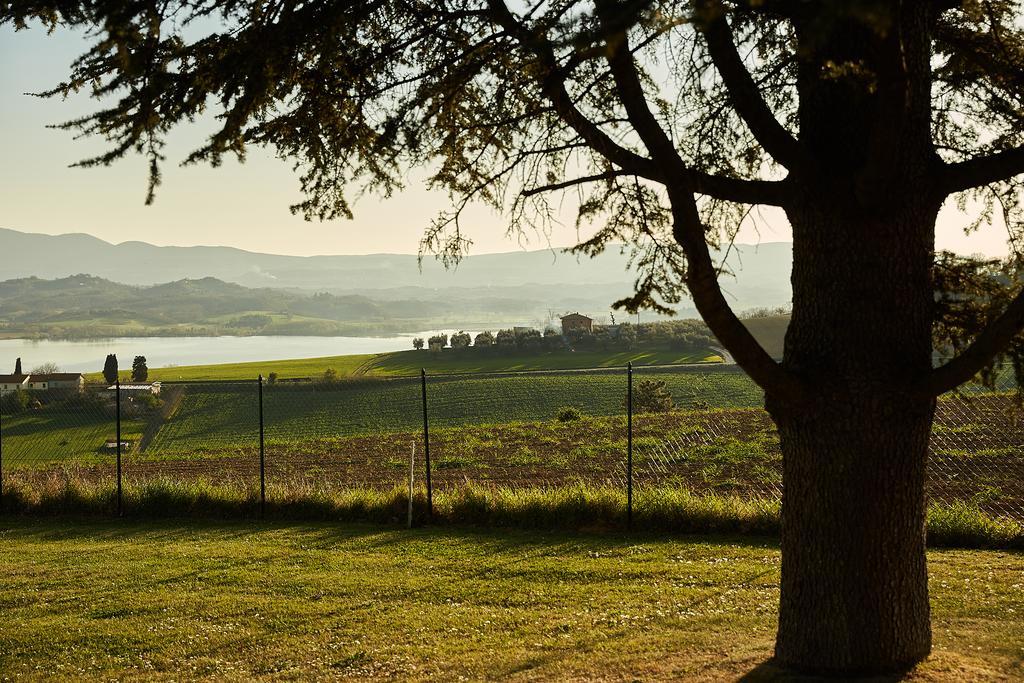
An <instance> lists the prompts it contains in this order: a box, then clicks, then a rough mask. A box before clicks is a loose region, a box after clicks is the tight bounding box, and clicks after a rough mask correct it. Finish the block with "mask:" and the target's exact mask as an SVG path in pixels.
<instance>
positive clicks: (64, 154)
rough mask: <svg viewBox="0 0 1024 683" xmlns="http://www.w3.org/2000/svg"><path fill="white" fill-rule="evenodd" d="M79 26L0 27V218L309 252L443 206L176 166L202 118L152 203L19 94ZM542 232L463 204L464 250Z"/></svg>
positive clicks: (372, 242)
mask: <svg viewBox="0 0 1024 683" xmlns="http://www.w3.org/2000/svg"><path fill="white" fill-rule="evenodd" d="M84 45H85V43H84V42H83V40H82V38H81V36H79V35H76V34H72V33H68V32H56V33H55V34H53V35H49V36H48V35H47V34H46V33H45V31H43V30H41V29H31V30H27V31H21V32H15V31H13V29H11V28H10V27H0V150H3V161H2V163H0V227H3V228H10V229H13V230H21V231H24V232H39V233H47V234H61V233H68V232H84V233H88V234H91V235H94V236H96V237H99V238H100V239H103V240H106V241H108V242H114V243H118V242H124V241H129V240H139V241H143V242H149V243H152V244H158V245H177V246H191V245H198V244H203V245H224V246H232V247H238V248H241V249H248V250H250V251H259V252H268V253H277V254H293V255H300V256H309V255H315V254H368V253H405V254H412V253H416V252H417V249H418V246H419V240H420V237H421V236H422V233H423V230H424V228H425V227H426V226H427V225H428V224H429V222H430V219H431V218H433V217H434V216H436V215H437V213H438V212H439V211H443V210H445V209H447V208H448V207H449V206H450V201H449V199H448V197H447V195H446V194H444V193H443V192H437V191H433V192H432V191H429V190H427V189H426V188H425V187H424V185H423V178H424V174H423V172H422V171H417V170H413V171H412V172H411V173H410V175H409V178H408V179H407V182H406V188H405V189H404V190H403V191H401V192H399V193H396V194H395V195H394V196H392V197H390V198H381V197H377V196H375V195H367V196H364V197H362V198H360V199H359V200H358V201H356V202H355V205H354V213H355V219H354V220H351V221H349V220H345V219H341V220H337V221H330V222H324V223H321V222H308V221H305V220H304V219H302V218H301V217H299V216H293V215H291V213H290V212H289V211H288V206H289V205H290V204H293V203H295V202H297V201H299V200H300V199H301V195H300V194H299V191H298V187H299V186H298V180H297V178H296V176H295V174H294V173H293V172H292V170H291V166H290V164H289V163H287V162H286V161H283V160H280V159H277V158H276V157H275V156H274V155H273V154H272V153H271V152H269V151H267V150H262V149H258V148H257V149H252V150H250V153H249V157H248V159H247V161H246V162H245V163H244V164H239V163H238V162H236V161H234V160H226V161H225V163H224V164H223V165H222V166H221V167H220V168H216V169H212V168H209V167H206V166H190V167H188V168H180V167H179V166H178V163H179V162H180V160H181V159H183V158H184V157H185V156H187V154H188V152H190V151H191V150H192V149H193V148H194V147H196V146H197V144H198V143H199V141H200V140H201V139H202V129H201V127H192V128H183V129H181V130H178V131H176V132H174V133H173V134H172V136H171V137H170V138H169V139H168V146H167V148H166V149H165V154H166V155H167V162H165V164H164V168H163V174H164V177H163V184H162V186H161V187H160V188H159V189H158V194H157V198H156V202H155V203H154V204H153V205H151V206H145V205H144V199H145V192H146V180H147V177H146V167H145V162H144V160H143V159H141V158H138V157H134V158H128V159H125V160H123V161H121V162H118V163H116V164H115V165H114V166H112V167H105V168H91V169H80V168H69V165H70V164H72V163H74V162H75V161H78V160H80V159H82V158H85V157H88V156H90V155H92V154H95V153H97V152H98V151H101V150H102V149H103V148H104V147H103V143H102V141H98V140H89V139H84V140H75V139H74V138H73V135H72V133H70V132H67V131H61V130H52V129H48V128H47V127H46V126H47V124H54V123H59V122H62V121H65V120H68V119H71V118H74V117H76V116H81V115H82V114H84V113H87V112H89V111H91V110H93V109H94V108H95V107H96V106H97V103H96V102H95V101H92V100H89V99H88V98H86V97H85V96H76V97H73V98H71V99H70V100H68V101H61V100H60V99H41V98H37V97H32V96H29V95H26V94H25V93H28V92H36V91H39V90H43V89H46V88H48V87H51V86H52V85H55V84H56V83H58V82H60V80H61V79H62V78H63V77H64V76H66V74H67V67H68V64H69V63H70V62H71V61H72V60H73V59H74V57H75V56H77V55H78V54H79V53H80V52H81V51H82V49H83V46H84ZM968 222H969V221H968V219H967V217H965V216H963V215H962V214H960V213H959V212H958V211H957V210H956V209H955V207H952V206H950V207H946V208H945V209H944V210H943V212H942V214H941V215H940V217H939V223H938V226H937V246H938V247H939V248H942V249H949V250H952V251H956V252H959V253H964V254H975V253H977V254H985V255H989V256H1000V255H1003V254H1005V253H1006V252H1007V244H1006V232H1005V228H1003V227H1002V226H993V227H988V228H984V229H982V230H981V231H979V232H977V233H975V234H973V235H970V236H965V235H964V234H963V226H964V225H966V224H967V223H968ZM561 223H562V225H561V226H558V227H556V229H555V230H553V231H552V233H551V234H550V235H526V236H508V235H507V234H506V225H507V223H506V221H505V219H504V218H503V216H501V215H499V214H497V213H496V212H494V211H493V210H491V209H489V208H486V207H471V209H470V210H469V211H468V212H467V213H466V214H464V225H465V226H467V227H466V233H467V236H468V237H469V238H470V239H472V240H473V243H474V244H473V247H472V249H471V253H474V254H483V253H494V252H504V251H514V250H517V249H541V248H547V247H563V246H570V245H572V244H575V243H576V242H577V241H578V237H579V236H578V235H577V231H576V229H575V226H574V215H573V213H572V211H571V209H570V208H569V207H567V208H566V210H565V211H564V212H563V214H562V215H561ZM791 238H792V235H791V232H790V230H789V226H788V224H787V222H786V219H785V216H784V215H783V214H782V213H781V212H780V211H777V210H770V209H765V210H763V211H760V212H759V218H758V220H756V221H749V222H748V223H746V224H745V225H744V227H743V229H741V231H740V235H739V238H738V240H737V241H739V242H740V243H747V244H756V243H758V242H778V241H789V240H791Z"/></svg>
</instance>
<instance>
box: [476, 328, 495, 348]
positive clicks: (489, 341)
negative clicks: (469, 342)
mask: <svg viewBox="0 0 1024 683" xmlns="http://www.w3.org/2000/svg"><path fill="white" fill-rule="evenodd" d="M473 346H477V347H481V348H483V347H489V346H494V333H492V332H481V333H480V334H478V335H476V337H475V338H474V339H473Z"/></svg>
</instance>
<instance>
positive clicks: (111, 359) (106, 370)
mask: <svg viewBox="0 0 1024 683" xmlns="http://www.w3.org/2000/svg"><path fill="white" fill-rule="evenodd" d="M103 379H104V380H106V382H107V384H113V383H114V382H116V381H117V356H116V355H114V354H112V353H109V354H107V359H106V360H105V361H104V362H103Z"/></svg>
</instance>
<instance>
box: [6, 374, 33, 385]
mask: <svg viewBox="0 0 1024 683" xmlns="http://www.w3.org/2000/svg"><path fill="white" fill-rule="evenodd" d="M27 379H28V375H0V384H21V383H22V382H24V381H25V380H27Z"/></svg>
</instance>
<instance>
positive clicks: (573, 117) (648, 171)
mask: <svg viewBox="0 0 1024 683" xmlns="http://www.w3.org/2000/svg"><path fill="white" fill-rule="evenodd" d="M489 6H490V11H491V15H492V16H493V18H494V20H495V21H496V22H498V25H500V26H501V27H502V28H503V29H504V30H505V31H506V32H507V33H508V34H509V35H511V36H513V37H515V38H516V40H518V41H519V42H520V43H521V44H522V45H524V46H526V47H527V48H528V49H530V50H531V51H532V52H533V53H534V54H535V55H536V56H537V58H538V59H539V60H540V62H541V66H542V67H543V68H544V71H545V72H546V77H545V78H544V79H543V81H542V89H543V91H544V95H545V96H546V97H547V98H548V99H549V100H551V103H552V104H553V105H554V106H555V111H557V112H558V115H559V116H560V117H561V118H562V120H563V121H565V122H566V123H567V124H568V125H569V126H570V127H571V128H572V129H573V130H574V131H576V133H577V134H578V135H579V136H580V137H581V138H583V140H584V141H585V142H586V143H587V144H588V145H590V146H591V147H592V148H593V149H594V150H595V151H597V152H598V153H599V154H601V155H602V156H604V157H605V158H606V159H608V160H609V161H610V162H612V163H613V164H615V165H616V166H621V167H622V168H624V169H626V170H628V171H629V172H630V173H633V174H635V175H638V176H641V177H643V178H648V179H651V180H660V177H659V176H660V174H659V173H658V170H657V168H655V166H654V164H653V163H652V161H651V160H650V159H648V158H646V157H643V156H640V155H639V154H637V153H636V152H633V151H631V150H629V149H626V148H625V147H622V146H621V145H619V144H618V143H617V142H615V141H614V140H613V139H612V138H611V137H610V136H609V135H608V134H607V133H605V132H604V131H603V130H601V129H600V128H599V127H598V126H596V125H595V124H594V123H593V122H592V121H590V120H589V119H588V118H587V117H586V115H584V114H583V112H581V111H580V110H579V108H578V107H577V106H576V104H575V103H574V102H573V100H572V97H570V95H569V92H568V90H567V89H566V86H565V74H564V72H563V70H562V69H561V68H560V66H559V64H558V59H557V57H556V56H555V51H554V48H553V47H552V45H551V43H550V42H549V41H548V40H547V39H546V38H545V37H544V36H543V35H541V34H538V33H536V32H533V31H529V30H527V29H526V27H524V26H523V25H522V24H520V23H519V21H517V20H516V18H515V16H514V15H513V14H512V12H511V11H510V10H509V9H508V6H507V5H505V3H504V1H503V0H490V2H489Z"/></svg>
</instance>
